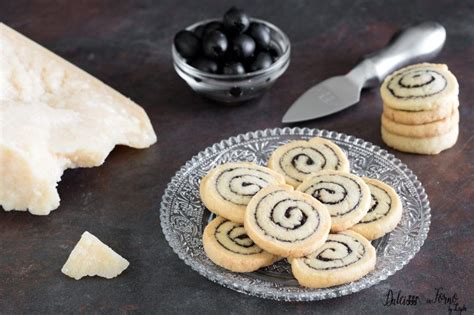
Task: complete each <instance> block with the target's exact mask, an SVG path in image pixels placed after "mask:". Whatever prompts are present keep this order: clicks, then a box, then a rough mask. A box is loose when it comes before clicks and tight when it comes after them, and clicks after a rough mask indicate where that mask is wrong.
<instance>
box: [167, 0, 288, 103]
mask: <svg viewBox="0 0 474 315" xmlns="http://www.w3.org/2000/svg"><path fill="white" fill-rule="evenodd" d="M290 50H291V47H290V41H289V39H288V36H286V34H285V33H284V32H283V31H281V30H280V29H279V28H278V27H276V26H275V25H273V24H271V23H269V22H267V21H264V20H260V19H256V18H251V17H249V16H248V15H247V14H246V13H245V12H243V11H242V10H239V9H237V8H235V7H233V8H231V9H230V10H228V11H227V12H226V13H225V14H224V17H223V18H214V19H208V20H204V21H200V22H198V23H195V24H193V25H191V26H188V27H187V28H186V29H184V30H182V31H180V32H178V33H177V34H176V35H175V37H174V41H173V45H172V56H173V63H174V68H175V70H176V72H177V73H178V75H179V76H180V77H181V78H183V79H184V80H185V81H186V82H187V84H188V85H189V86H190V87H191V88H192V89H193V90H194V91H195V92H197V93H199V94H201V95H204V96H206V97H208V98H211V99H214V100H217V101H220V102H224V103H227V104H232V103H239V102H243V101H247V100H250V99H252V98H255V97H258V96H260V95H261V94H263V93H264V92H265V91H266V90H268V89H269V88H270V87H271V86H272V85H273V83H274V82H275V81H276V80H277V79H278V78H279V77H280V76H281V75H282V74H283V73H284V72H285V70H286V69H287V68H288V65H289V63H290Z"/></svg>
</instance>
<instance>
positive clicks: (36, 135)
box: [0, 23, 156, 215]
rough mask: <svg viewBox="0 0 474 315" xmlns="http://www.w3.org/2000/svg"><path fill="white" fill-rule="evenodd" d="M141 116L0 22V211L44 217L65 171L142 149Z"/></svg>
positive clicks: (145, 131) (145, 132)
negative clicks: (122, 150) (121, 148)
mask: <svg viewBox="0 0 474 315" xmlns="http://www.w3.org/2000/svg"><path fill="white" fill-rule="evenodd" d="M155 142H156V135H155V132H154V131H153V127H152V125H151V123H150V120H149V118H148V116H147V114H146V113H145V111H144V110H143V109H142V108H141V107H140V106H138V105H137V104H135V103H134V102H132V101H131V100H130V99H128V98H126V97H125V96H123V95H121V94H120V93H118V92H117V91H115V90H113V89H112V88H110V87H109V86H107V85H105V84H104V83H102V82H101V81H99V80H97V79H96V78H94V77H93V76H91V75H89V74H88V73H86V72H84V71H82V70H81V69H79V68H77V67H76V66H74V65H72V64H70V63H68V62H67V61H65V60H64V59H62V58H61V57H59V56H57V55H55V54H53V53H52V52H50V51H48V50H47V49H45V48H44V47H42V46H40V45H38V44H36V43H34V42H33V41H31V40H29V39H28V38H26V37H24V36H23V35H21V34H19V33H17V32H16V31H14V30H13V29H11V28H9V27H8V26H6V25H4V24H1V23H0V205H1V206H2V207H3V209H4V210H6V211H9V210H29V211H30V212H31V213H33V214H36V215H47V214H49V213H50V212H51V211H52V210H54V209H56V208H57V207H58V206H59V200H60V198H59V195H58V191H57V189H56V186H57V183H58V182H59V181H60V180H61V175H62V174H63V171H64V170H65V169H67V168H76V167H93V166H99V165H101V164H102V163H103V162H104V160H105V158H106V157H107V155H108V154H109V153H110V151H111V150H112V149H113V148H114V146H115V145H118V144H120V145H127V146H130V147H133V148H140V149H142V148H147V147H149V146H150V145H152V144H153V143H155Z"/></svg>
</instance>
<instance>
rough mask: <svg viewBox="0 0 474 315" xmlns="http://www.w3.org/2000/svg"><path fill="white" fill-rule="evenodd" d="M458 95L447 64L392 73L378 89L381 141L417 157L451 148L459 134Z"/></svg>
mask: <svg viewBox="0 0 474 315" xmlns="http://www.w3.org/2000/svg"><path fill="white" fill-rule="evenodd" d="M458 94H459V85H458V82H457V80H456V78H455V77H454V75H453V74H452V73H451V72H450V71H449V70H448V67H447V66H446V65H443V64H429V63H422V64H416V65H412V66H409V67H406V68H403V69H400V70H398V71H396V72H394V73H393V74H391V75H390V76H388V77H387V78H386V79H385V80H384V82H383V84H382V86H381V88H380V95H381V97H382V100H383V108H384V109H383V115H382V139H383V141H384V142H385V143H386V144H387V145H388V146H390V147H392V148H394V149H397V150H400V151H404V152H411V153H418V154H438V153H440V152H441V151H443V150H446V149H449V148H451V147H452V146H453V145H454V144H455V143H456V141H457V138H458V132H459V112H458V106H459V99H458Z"/></svg>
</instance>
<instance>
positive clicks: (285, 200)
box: [254, 190, 320, 242]
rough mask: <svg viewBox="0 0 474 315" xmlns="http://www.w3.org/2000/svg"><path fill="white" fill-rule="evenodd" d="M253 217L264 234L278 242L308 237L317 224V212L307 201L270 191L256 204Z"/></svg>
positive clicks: (295, 240)
mask: <svg viewBox="0 0 474 315" xmlns="http://www.w3.org/2000/svg"><path fill="white" fill-rule="evenodd" d="M254 219H255V222H256V224H257V225H258V227H259V228H260V229H261V230H262V231H264V233H265V234H266V235H267V236H270V237H271V238H273V239H275V240H278V241H280V242H297V241H302V240H305V239H306V238H308V237H311V236H312V235H313V234H314V232H315V231H316V230H317V229H318V227H319V221H320V217H319V212H318V210H317V209H316V208H315V207H314V206H313V205H311V204H309V203H308V202H306V201H305V200H302V199H297V198H293V197H291V196H290V195H289V194H288V193H287V192H286V191H285V190H277V191H274V192H272V193H270V194H268V195H266V196H265V197H263V198H262V199H260V200H259V202H258V203H257V205H256V208H255V212H254Z"/></svg>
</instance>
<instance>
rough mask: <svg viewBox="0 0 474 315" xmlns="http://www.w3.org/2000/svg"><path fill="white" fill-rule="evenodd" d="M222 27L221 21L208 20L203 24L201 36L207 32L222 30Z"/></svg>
mask: <svg viewBox="0 0 474 315" xmlns="http://www.w3.org/2000/svg"><path fill="white" fill-rule="evenodd" d="M223 29H224V25H223V24H222V22H218V21H213V22H209V23H207V24H206V25H205V26H204V33H203V36H206V35H207V34H209V33H212V32H214V31H221V32H222V30H223Z"/></svg>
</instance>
